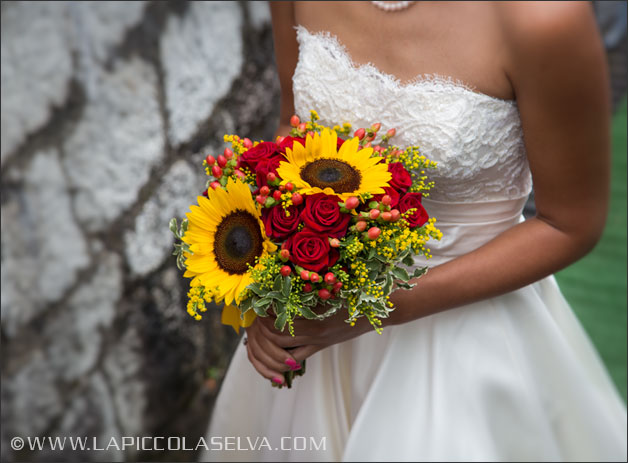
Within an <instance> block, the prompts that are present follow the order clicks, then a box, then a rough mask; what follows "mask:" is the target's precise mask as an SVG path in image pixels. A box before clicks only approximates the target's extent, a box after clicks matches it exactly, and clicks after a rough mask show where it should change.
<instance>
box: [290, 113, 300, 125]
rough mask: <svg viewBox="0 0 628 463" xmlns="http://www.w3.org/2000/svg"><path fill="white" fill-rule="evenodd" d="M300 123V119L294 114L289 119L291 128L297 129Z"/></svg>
mask: <svg viewBox="0 0 628 463" xmlns="http://www.w3.org/2000/svg"><path fill="white" fill-rule="evenodd" d="M300 123H301V119H299V116H297V115H296V114H295V115H293V116H292V117H291V118H290V125H291V126H292V127H297V126H298V125H299V124H300Z"/></svg>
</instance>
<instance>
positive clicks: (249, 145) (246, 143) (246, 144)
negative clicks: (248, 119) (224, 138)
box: [242, 138, 253, 150]
mask: <svg viewBox="0 0 628 463" xmlns="http://www.w3.org/2000/svg"><path fill="white" fill-rule="evenodd" d="M242 144H243V145H244V147H245V148H246V149H247V150H248V149H249V148H253V142H252V141H251V140H249V139H248V138H245V139H244V140H242Z"/></svg>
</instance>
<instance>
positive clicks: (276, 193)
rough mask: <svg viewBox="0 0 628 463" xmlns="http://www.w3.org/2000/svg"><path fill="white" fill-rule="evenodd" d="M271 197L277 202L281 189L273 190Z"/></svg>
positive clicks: (279, 199) (279, 198)
mask: <svg viewBox="0 0 628 463" xmlns="http://www.w3.org/2000/svg"><path fill="white" fill-rule="evenodd" d="M273 199H274V200H275V201H277V202H279V201H281V191H279V190H275V191H273Z"/></svg>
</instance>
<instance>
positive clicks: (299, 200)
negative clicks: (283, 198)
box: [292, 193, 303, 206]
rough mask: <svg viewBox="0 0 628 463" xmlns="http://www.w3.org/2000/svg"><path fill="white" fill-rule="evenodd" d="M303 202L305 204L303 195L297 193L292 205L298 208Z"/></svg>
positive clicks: (294, 195)
mask: <svg viewBox="0 0 628 463" xmlns="http://www.w3.org/2000/svg"><path fill="white" fill-rule="evenodd" d="M302 202H303V196H302V195H301V193H295V194H293V195H292V204H294V205H295V206H298V205H299V204H301V203H302Z"/></svg>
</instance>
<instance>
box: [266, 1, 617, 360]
mask: <svg viewBox="0 0 628 463" xmlns="http://www.w3.org/2000/svg"><path fill="white" fill-rule="evenodd" d="M500 13H501V14H502V15H503V18H502V24H503V26H504V36H505V42H504V43H505V46H507V47H508V55H509V60H508V61H507V63H506V70H505V71H506V73H507V75H508V77H509V79H510V81H511V82H512V85H513V88H514V90H515V94H516V96H517V103H518V107H519V111H520V114H521V121H522V126H523V131H524V139H525V145H526V150H527V154H528V159H529V164H530V169H531V172H532V176H533V180H534V189H535V201H536V206H537V216H536V217H535V218H532V219H530V220H527V221H525V222H523V223H521V224H519V225H517V226H515V227H513V228H511V229H510V230H508V231H506V232H504V233H502V234H501V235H499V236H498V237H496V238H495V239H493V240H492V241H491V242H489V243H487V244H486V245H484V246H482V247H481V248H479V249H477V250H475V251H473V252H471V253H469V254H466V255H464V256H461V257H459V258H456V259H454V260H452V261H450V262H448V263H446V264H443V265H440V266H438V267H435V268H433V269H431V270H430V271H429V272H428V273H427V274H426V275H425V276H424V277H422V278H421V280H420V282H419V284H418V285H417V286H415V287H414V288H413V289H412V290H409V291H405V290H400V291H396V292H395V293H393V295H392V296H391V300H392V301H393V303H394V304H395V306H396V310H395V311H394V312H393V313H392V314H391V317H390V318H389V319H388V320H386V321H385V324H399V323H405V322H408V321H411V320H415V319H418V318H421V317H424V316H427V315H430V314H434V313H437V312H441V311H444V310H447V309H451V308H454V307H459V306H462V305H465V304H468V303H471V302H474V301H478V300H482V299H486V298H490V297H494V296H498V295H501V294H504V293H507V292H509V291H513V290H516V289H519V288H521V287H523V286H525V285H528V284H530V283H533V282H535V281H538V280H540V279H542V278H544V277H546V276H548V275H550V274H552V273H554V272H556V271H558V270H560V269H562V268H564V267H566V266H567V265H569V264H571V263H573V262H574V261H576V260H578V259H579V258H581V257H582V256H584V255H585V254H586V253H587V252H589V251H590V250H591V249H592V248H593V246H594V245H595V243H596V242H597V241H598V239H599V237H600V235H601V233H602V230H603V228H604V223H605V219H606V212H607V204H608V191H609V114H610V108H609V93H608V88H609V85H608V80H607V74H606V62H605V55H604V51H603V47H602V44H601V40H600V38H599V34H598V31H597V26H596V24H595V20H594V16H593V14H592V11H591V6H590V4H589V3H588V2H587V3H585V2H565V3H563V2H556V3H553V2H551V3H550V2H543V4H542V5H534V3H532V4H531V3H528V2H504V6H503V8H502V9H501V11H500ZM261 323H263V324H267V321H266V320H262V321H261ZM355 328H356V329H347V327H346V324H345V323H344V321H343V317H340V316H339V317H334V318H332V319H330V320H329V322H324V323H321V322H316V321H315V322H311V321H302V322H301V321H299V322H297V324H295V331H296V332H297V333H298V335H297V336H296V337H290V336H289V335H285V334H276V332H275V333H273V334H272V336H271V337H270V339H271V340H272V341H273V342H275V343H277V344H278V345H279V346H282V347H294V346H301V347H298V348H297V349H295V350H294V351H292V354H293V355H294V357H295V358H296V359H297V360H298V361H301V360H303V359H304V358H306V357H308V356H309V355H311V354H312V353H314V352H316V351H318V350H320V349H322V348H324V347H326V346H328V345H331V344H334V343H337V342H341V341H344V340H346V339H348V338H350V337H355V336H358V335H360V334H362V333H363V332H365V331H368V330H370V328H369V326H368V323H366V322H364V321H362V323H361V324H358V326H356V327H355Z"/></svg>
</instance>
